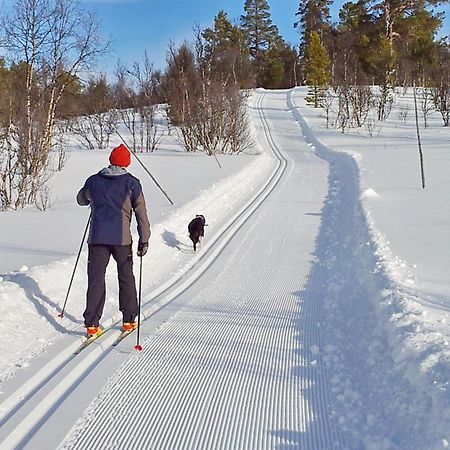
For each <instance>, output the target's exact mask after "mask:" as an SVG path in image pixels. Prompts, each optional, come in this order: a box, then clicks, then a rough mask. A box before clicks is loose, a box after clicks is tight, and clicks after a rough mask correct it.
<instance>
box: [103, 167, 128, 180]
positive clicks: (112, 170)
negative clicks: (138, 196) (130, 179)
mask: <svg viewBox="0 0 450 450" xmlns="http://www.w3.org/2000/svg"><path fill="white" fill-rule="evenodd" d="M127 173H128V172H127V169H125V167H120V166H113V165H111V166H108V167H105V168H104V169H102V170H100V172H99V175H101V176H102V177H106V178H114V177H119V176H121V175H125V174H127Z"/></svg>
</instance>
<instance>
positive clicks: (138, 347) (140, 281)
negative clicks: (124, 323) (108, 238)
mask: <svg viewBox="0 0 450 450" xmlns="http://www.w3.org/2000/svg"><path fill="white" fill-rule="evenodd" d="M139 258H140V259H141V261H140V266H139V302H138V326H137V337H136V345H135V346H134V349H135V350H138V351H141V350H142V345H140V343H139V336H140V330H141V299H142V256H140V257H139Z"/></svg>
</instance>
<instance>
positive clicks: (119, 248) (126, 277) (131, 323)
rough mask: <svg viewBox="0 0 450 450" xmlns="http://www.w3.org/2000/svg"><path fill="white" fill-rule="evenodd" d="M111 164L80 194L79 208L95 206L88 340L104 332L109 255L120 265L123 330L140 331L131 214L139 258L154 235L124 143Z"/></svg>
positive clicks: (114, 152) (86, 321)
mask: <svg viewBox="0 0 450 450" xmlns="http://www.w3.org/2000/svg"><path fill="white" fill-rule="evenodd" d="M109 162H110V165H109V166H108V167H105V168H104V169H102V170H101V171H100V172H98V173H97V174H95V175H92V176H90V177H89V178H88V179H87V180H86V182H85V184H84V186H83V187H82V188H81V190H80V191H79V192H78V195H77V202H78V204H79V205H81V206H88V205H89V206H90V207H91V224H90V229H89V238H88V248H89V251H88V268H87V272H88V288H87V293H86V310H85V311H84V313H83V317H84V324H85V326H86V334H87V336H88V337H91V336H96V335H98V334H100V332H101V329H100V326H99V321H100V318H101V316H102V313H103V308H104V305H105V297H106V285H105V273H106V267H107V265H108V262H109V259H110V256H111V255H112V256H113V258H114V260H115V261H116V264H117V272H118V280H119V309H120V311H121V312H122V316H123V317H122V319H123V323H122V329H123V331H130V330H133V329H134V328H136V316H137V314H138V303H137V293H136V282H135V279H134V274H133V251H132V238H131V230H130V223H131V217H132V211H134V214H135V217H136V221H137V229H138V234H139V242H138V248H137V255H138V256H139V257H143V256H144V255H145V254H146V253H147V250H148V241H149V238H150V233H151V231H150V222H149V219H148V215H147V208H146V205H145V199H144V194H143V192H142V187H141V183H140V181H139V180H138V179H137V178H136V177H134V176H133V175H131V174H130V173H128V172H127V169H126V167H128V166H129V165H130V163H131V154H130V151H129V150H128V149H127V147H126V146H125V145H123V144H120V145H119V146H118V147H116V148H114V149H113V150H112V152H111V154H110V156H109Z"/></svg>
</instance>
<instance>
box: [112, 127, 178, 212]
mask: <svg viewBox="0 0 450 450" xmlns="http://www.w3.org/2000/svg"><path fill="white" fill-rule="evenodd" d="M116 134H117V136H119V137H120V139H122V141H123V142H124V143H125V145H126V146H127V147H128V150H130V152H131V153H133V155H134V157H135V158H136V160H137V162H138V163H139V164H140V165H141V166H142V168H143V169H144V170H145V171H146V172H147V174H148V175H150V178H151V179H152V180H153V182H154V183H155V184H156V186H158V187H159V189H160V191H161V192H162V193H163V194H164V195H165V196H166V198H167V200H169V202H170V204H171V205H173V201H172V200H171V199H170V197H169V196H168V195H167V193H166V191H165V190H164V189H163V188H162V187H161V185H160V184H159V183H158V182H157V181H156V178H155V177H154V176H153V175H152V174H151V173H150V171H149V170H148V169H147V167H145V165H144V163H143V162H142V161H141V160H140V159H139V158H138V156H137V155H136V152H134V151H133V150H131V147H130V146H129V145H128V143H127V141H126V140H125V139H124V138H123V136H122V135H121V134H120V133H119V131H118V130H117V128H116Z"/></svg>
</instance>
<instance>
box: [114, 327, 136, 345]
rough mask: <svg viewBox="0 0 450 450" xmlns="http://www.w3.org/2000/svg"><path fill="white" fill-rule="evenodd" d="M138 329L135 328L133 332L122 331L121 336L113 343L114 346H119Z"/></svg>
mask: <svg viewBox="0 0 450 450" xmlns="http://www.w3.org/2000/svg"><path fill="white" fill-rule="evenodd" d="M136 329H137V327H136V328H133V329H132V330H128V331H122V332H121V333H120V336H119V337H118V338H117V339H116V340H115V341H114V342H113V344H112V346H113V347H116V346H117V345H119V344H120V343H121V342H122V341H123V340H124V339H125V338H126V337H127V336H128V335H129V334H131V333H132V332H133V331H134V330H136Z"/></svg>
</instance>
